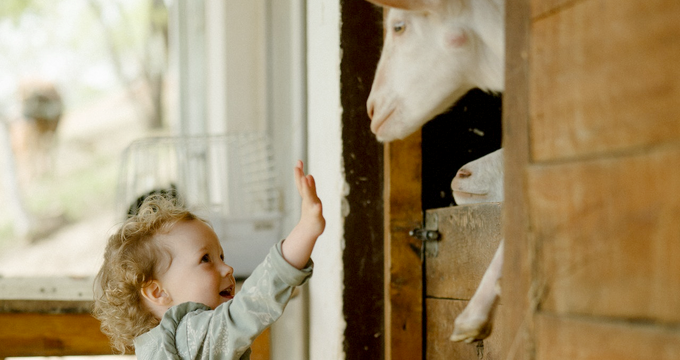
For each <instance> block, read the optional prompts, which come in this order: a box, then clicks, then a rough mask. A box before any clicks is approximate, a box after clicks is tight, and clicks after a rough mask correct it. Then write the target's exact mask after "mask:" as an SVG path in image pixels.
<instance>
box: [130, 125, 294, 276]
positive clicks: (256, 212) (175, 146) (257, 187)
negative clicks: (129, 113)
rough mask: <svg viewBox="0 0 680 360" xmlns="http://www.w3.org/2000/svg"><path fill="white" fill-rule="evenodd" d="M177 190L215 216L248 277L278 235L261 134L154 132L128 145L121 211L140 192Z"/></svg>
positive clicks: (277, 210)
mask: <svg viewBox="0 0 680 360" xmlns="http://www.w3.org/2000/svg"><path fill="white" fill-rule="evenodd" d="M172 187H174V188H176V191H177V194H178V195H179V197H180V198H181V199H182V200H183V201H184V203H185V204H186V205H187V207H189V209H191V210H192V211H193V212H195V213H197V214H198V215H200V216H202V217H204V218H207V219H208V220H210V222H211V223H212V225H213V227H214V229H215V232H216V233H217V236H218V237H219V238H220V242H221V243H222V247H223V248H224V257H225V262H226V263H227V264H229V265H230V266H232V267H233V268H234V275H235V276H236V277H238V278H243V277H246V276H248V275H250V273H251V272H252V271H253V269H254V268H255V267H256V266H257V264H259V263H260V262H261V261H262V260H263V259H264V257H265V256H266V255H267V252H268V250H269V248H270V247H271V246H272V245H273V244H275V243H276V242H277V241H278V240H279V239H280V236H281V234H280V232H281V229H280V228H281V204H280V198H281V194H280V191H279V187H278V186H277V182H276V175H275V170H274V161H273V153H272V148H271V145H270V141H269V138H268V137H267V135H266V134H264V133H240V134H234V135H220V136H189V137H155V138H147V139H142V140H137V141H135V142H133V143H132V144H130V145H129V146H128V147H127V149H126V150H125V151H124V153H123V158H122V164H121V171H120V177H119V183H118V212H119V213H120V214H121V216H124V215H125V214H127V212H128V209H129V208H130V206H131V205H133V204H135V203H136V201H137V199H138V198H139V197H140V196H143V195H145V194H148V193H150V192H152V191H157V190H163V189H165V190H167V189H169V188H172Z"/></svg>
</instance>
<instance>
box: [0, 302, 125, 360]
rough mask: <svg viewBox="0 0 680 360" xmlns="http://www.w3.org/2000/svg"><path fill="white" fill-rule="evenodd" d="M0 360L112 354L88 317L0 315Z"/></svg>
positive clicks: (79, 315)
mask: <svg viewBox="0 0 680 360" xmlns="http://www.w3.org/2000/svg"><path fill="white" fill-rule="evenodd" d="M0 324H2V326H0V358H3V357H11V356H63V355H107V354H112V350H111V346H110V344H109V339H108V338H107V337H106V336H105V335H104V334H102V333H101V332H100V331H99V321H97V320H96V319H95V318H93V317H92V316H91V315H89V314H59V315H51V314H35V313H23V314H13V313H2V314H0Z"/></svg>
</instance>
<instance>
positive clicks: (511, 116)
mask: <svg viewBox="0 0 680 360" xmlns="http://www.w3.org/2000/svg"><path fill="white" fill-rule="evenodd" d="M505 11H506V15H505V24H506V34H507V36H506V45H505V46H506V55H505V92H504V93H503V147H504V148H505V151H504V152H505V185H504V186H505V189H506V190H505V202H504V203H503V233H504V234H503V236H504V237H505V257H504V262H503V279H502V281H501V288H502V290H501V299H502V300H501V301H502V302H503V304H504V306H503V307H501V308H500V309H499V311H498V314H497V316H498V319H499V321H501V322H503V323H504V324H506V325H505V326H506V331H504V334H505V335H504V336H503V339H502V341H501V343H502V344H503V345H502V349H504V351H505V359H508V360H510V359H522V360H524V359H527V360H531V359H533V356H534V350H533V346H534V345H533V330H532V329H533V311H534V309H533V307H532V306H533V305H532V302H531V300H530V299H531V298H532V296H531V293H530V291H531V281H532V274H533V271H534V269H533V259H534V257H535V254H534V246H533V244H532V243H530V237H529V216H528V213H527V204H528V199H527V184H526V168H527V166H528V165H529V102H528V101H529V98H528V93H529V80H528V79H529V40H530V34H529V29H530V24H531V19H530V17H531V13H530V11H531V9H530V4H529V0H508V1H507V3H506V8H505Z"/></svg>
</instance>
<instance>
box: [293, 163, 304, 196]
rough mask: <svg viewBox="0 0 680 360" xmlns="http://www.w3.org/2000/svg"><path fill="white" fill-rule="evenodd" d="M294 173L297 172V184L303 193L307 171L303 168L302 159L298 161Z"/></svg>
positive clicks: (299, 190)
mask: <svg viewBox="0 0 680 360" xmlns="http://www.w3.org/2000/svg"><path fill="white" fill-rule="evenodd" d="M293 174H295V186H296V187H297V189H298V192H299V193H300V194H302V181H304V176H305V173H304V172H303V170H302V161H300V160H298V161H297V164H296V165H295V169H293Z"/></svg>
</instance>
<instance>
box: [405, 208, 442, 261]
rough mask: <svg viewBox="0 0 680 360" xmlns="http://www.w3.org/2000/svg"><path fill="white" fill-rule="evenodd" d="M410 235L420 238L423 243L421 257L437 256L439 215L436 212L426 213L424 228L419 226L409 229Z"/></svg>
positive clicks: (439, 235)
mask: <svg viewBox="0 0 680 360" xmlns="http://www.w3.org/2000/svg"><path fill="white" fill-rule="evenodd" d="M408 234H409V235H411V236H413V237H415V238H416V239H419V240H420V241H421V242H422V243H421V246H420V258H421V260H423V257H425V256H427V257H436V256H437V254H438V253H439V242H438V241H437V240H439V238H440V237H441V234H440V233H439V217H438V216H437V214H435V213H430V214H426V215H425V226H424V228H423V229H421V228H417V229H413V230H411V231H409V233H408Z"/></svg>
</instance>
